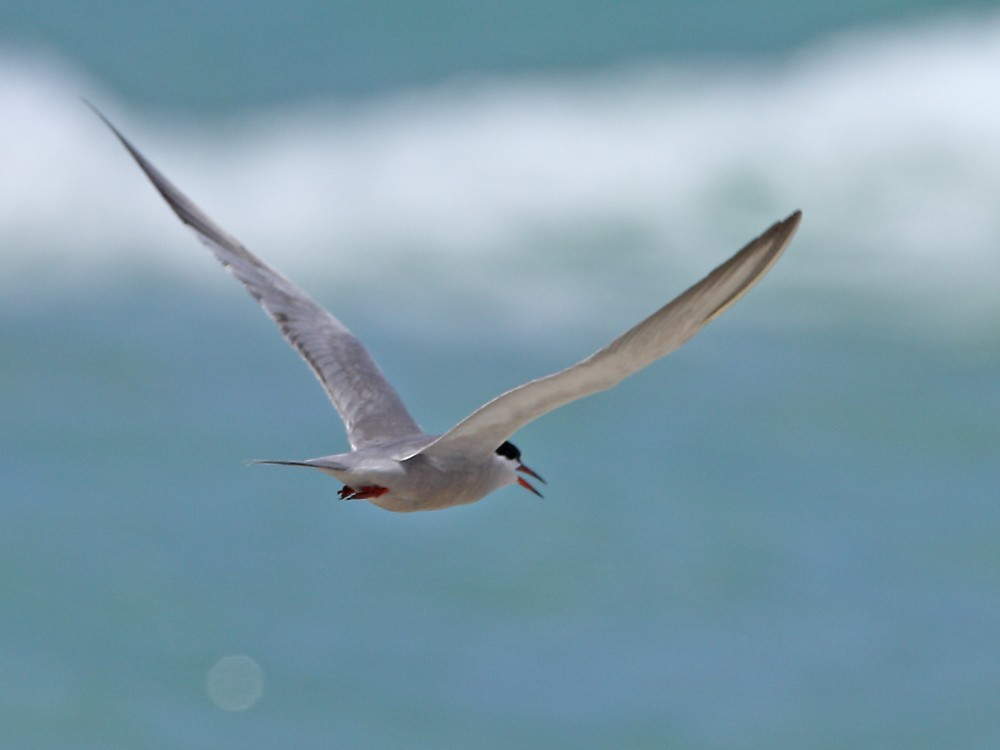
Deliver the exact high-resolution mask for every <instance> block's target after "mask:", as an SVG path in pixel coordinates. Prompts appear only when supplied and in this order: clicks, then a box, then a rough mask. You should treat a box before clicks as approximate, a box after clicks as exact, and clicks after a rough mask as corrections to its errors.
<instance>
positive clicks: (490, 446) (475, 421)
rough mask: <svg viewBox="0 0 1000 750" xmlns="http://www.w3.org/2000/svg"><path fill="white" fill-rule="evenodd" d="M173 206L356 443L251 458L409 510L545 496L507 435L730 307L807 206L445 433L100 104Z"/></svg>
mask: <svg viewBox="0 0 1000 750" xmlns="http://www.w3.org/2000/svg"><path fill="white" fill-rule="evenodd" d="M86 103H87V104H88V105H89V106H90V107H91V109H93V110H94V112H95V114H96V115H97V116H98V117H99V118H100V119H101V120H102V121H103V122H104V124H105V125H107V127H108V128H110V130H111V132H112V133H113V134H114V136H115V137H116V138H117V140H118V141H119V142H120V143H121V145H122V146H124V147H125V149H126V150H127V151H128V153H129V154H130V155H131V157H132V159H134V161H135V162H136V164H138V166H139V168H140V169H141V170H142V171H143V172H144V173H145V175H146V177H147V178H148V179H149V181H150V182H151V183H152V184H153V187H154V188H156V190H157V191H158V192H159V194H160V196H162V198H163V199H164V200H165V201H166V203H167V205H168V206H169V207H170V208H171V209H172V210H173V212H174V213H175V214H176V215H177V217H178V218H179V219H180V220H181V222H183V223H184V224H186V225H187V226H188V227H190V228H191V229H192V230H194V232H195V234H196V235H197V237H198V239H199V240H201V242H202V243H204V244H205V245H206V246H207V247H208V248H209V250H211V251H212V253H213V254H214V255H215V258H216V259H217V260H218V261H219V262H220V263H221V264H222V265H223V266H224V267H225V268H226V269H227V270H228V271H229V272H230V273H231V274H232V275H233V276H234V277H236V279H237V280H239V281H240V283H242V284H243V286H244V287H245V288H246V290H247V291H248V292H249V293H250V294H251V295H252V296H253V297H254V298H255V299H256V300H257V302H258V303H259V304H260V305H261V307H263V309H264V310H265V311H266V312H267V314H268V315H269V316H270V317H271V318H272V319H273V320H274V322H275V323H276V324H277V326H278V328H279V329H280V331H281V333H282V334H283V335H284V337H285V339H286V340H287V341H288V343H289V344H290V345H291V346H292V347H293V348H294V349H296V350H297V351H298V353H299V354H300V355H301V357H302V358H303V359H304V360H305V362H306V364H308V366H309V367H310V368H311V369H312V371H313V373H314V374H315V376H316V377H317V378H318V379H319V382H320V384H321V385H322V386H323V388H324V390H325V391H326V394H327V396H328V397H329V399H330V401H331V402H332V403H333V406H334V408H335V409H336V411H337V412H338V414H339V415H340V418H341V420H342V422H343V424H344V428H345V430H346V433H347V439H348V442H349V443H350V448H351V449H350V451H348V452H346V453H338V454H334V455H329V456H321V457H319V458H310V459H306V460H301V461H296V460H260V461H257V462H255V463H265V464H279V465H284V466H303V467H309V468H314V469H319V470H320V471H322V472H325V473H326V474H329V475H331V476H333V477H334V478H336V479H337V480H339V481H340V482H341V483H342V484H343V487H342V488H341V489H340V491H339V492H338V493H337V494H338V496H339V497H340V498H341V499H345V500H367V501H368V502H370V503H372V504H374V505H376V506H378V507H380V508H383V509H385V510H389V511H395V512H411V511H428V510H439V509H442V508H449V507H453V506H457V505H464V504H468V503H473V502H475V501H477V500H480V499H482V498H483V497H485V496H486V495H489V494H490V493H492V492H493V491H495V490H498V489H500V488H502V487H505V486H507V485H511V484H518V485H520V486H521V487H523V488H524V489H526V490H528V491H530V492H532V493H534V494H535V495H538V496H539V497H541V492H539V490H538V489H537V488H536V487H535V485H533V484H532V483H531V482H530V481H529V480H528V479H527V478H526V477H530V478H531V479H533V480H537V481H538V482H541V483H543V484H544V483H545V480H544V479H542V477H541V476H540V475H539V474H538V473H537V472H535V471H534V470H533V469H531V468H529V467H528V466H527V465H526V464H525V463H524V462H523V461H522V459H521V451H520V449H518V448H517V446H515V445H514V444H513V443H512V442H510V438H511V437H512V436H513V435H514V433H515V432H517V431H518V430H519V429H520V428H522V427H524V426H525V425H526V424H528V423H529V422H532V421H534V420H535V419H538V418H539V417H541V416H543V415H544V414H547V413H548V412H550V411H552V410H554V409H557V408H559V407H561V406H564V405H566V404H568V403H570V402H572V401H576V400H578V399H581V398H584V397H585V396H589V395H591V394H594V393H597V392H599V391H604V390H607V389H610V388H611V387H613V386H615V385H617V384H618V383H619V382H620V381H622V380H623V379H624V378H626V377H628V376H629V375H632V374H634V373H635V372H638V371H639V370H641V369H643V368H645V367H646V366H647V365H650V364H651V363H653V362H654V361H656V360H658V359H660V358H661V357H664V356H665V355H667V354H669V353H670V352H672V351H674V350H675V349H677V348H678V347H679V346H681V345H682V344H684V343H685V342H686V341H688V340H689V339H690V338H691V337H692V336H694V335H695V334H696V333H697V332H698V331H700V330H701V329H702V328H703V327H704V326H705V325H706V324H708V323H709V322H710V321H712V320H714V319H715V318H716V317H718V316H719V315H720V314H721V313H722V312H724V311H725V310H727V309H728V308H729V307H730V306H732V305H733V303H735V302H736V301H737V300H738V299H740V298H741V297H742V296H743V295H744V294H745V293H746V292H747V290H748V289H750V287H752V286H753V285H754V284H755V283H756V282H757V281H759V280H760V279H761V278H762V277H763V276H764V274H766V273H767V272H768V271H769V270H770V269H771V267H772V266H773V265H774V263H775V262H776V261H777V259H778V257H779V256H780V255H781V254H782V252H783V251H784V250H785V248H786V247H787V246H788V244H789V243H790V242H791V239H792V237H793V235H794V234H795V231H796V229H797V228H798V226H799V222H800V220H801V218H802V212H801V211H798V210H796V211H795V212H793V213H792V214H790V215H789V216H788V217H787V218H785V219H783V220H781V221H778V222H775V223H774V224H773V225H772V226H771V227H770V228H768V229H767V230H766V231H764V232H763V233H762V234H761V235H760V236H758V237H757V238H755V239H753V240H751V241H750V242H749V243H748V244H747V245H746V246H745V247H743V248H742V249H741V250H740V251H739V252H737V253H736V254H735V255H733V256H732V257H731V258H729V260H727V261H725V262H724V263H722V264H721V265H719V266H718V267H717V268H715V269H714V270H713V271H712V272H711V273H709V274H708V275H707V276H705V277H704V278H703V279H701V281H699V282H697V283H696V284H694V285H693V286H691V287H690V288H689V289H687V291H685V292H683V293H682V294H681V295H679V296H678V297H676V298H675V299H673V300H672V301H670V302H668V303H667V304H666V305H664V306H663V307H661V308H659V309H658V310H657V311H656V312H654V313H653V314H652V315H650V316H649V317H647V318H645V319H644V320H642V321H640V322H639V323H637V324H636V325H634V326H633V327H632V328H630V329H629V330H627V331H625V333H623V334H622V335H620V336H619V337H618V338H616V339H615V340H614V341H612V342H611V343H609V344H608V345H606V346H605V347H603V348H601V349H599V350H598V351H596V352H594V353H593V354H591V355H590V356H588V357H586V358H585V359H583V360H581V361H579V362H577V363H576V364H573V365H570V366H569V367H567V368H565V369H563V370H560V371H558V372H554V373H552V374H550V375H546V376H544V377H540V378H537V379H535V380H531V381H529V382H527V383H524V384H523V385H520V386H517V387H516V388H513V389H511V390H508V391H506V392H505V393H502V394H501V395H499V396H497V397H496V398H494V399H492V400H490V401H488V402H487V403H485V404H484V405H483V406H481V407H479V408H478V409H476V410H475V411H473V412H472V413H471V414H469V415H468V416H467V417H465V418H464V419H462V420H461V421H460V422H459V423H458V424H456V425H455V426H454V427H452V428H451V429H450V430H448V431H447V432H444V433H442V434H439V435H435V434H428V433H426V432H424V431H423V430H422V429H421V428H420V427H419V426H418V424H417V422H416V421H415V420H414V419H413V417H412V416H411V415H410V413H409V411H407V409H406V406H405V405H404V404H403V401H402V399H401V398H400V397H399V395H398V394H397V392H396V391H395V389H394V388H393V387H392V385H390V383H389V381H388V380H387V379H386V378H385V376H384V375H383V374H382V371H381V370H380V369H379V367H378V365H377V364H376V363H375V360H374V359H373V358H372V356H371V354H370V353H369V352H368V350H367V349H366V348H365V347H364V345H363V344H362V343H361V341H359V340H358V339H357V338H356V337H355V336H354V334H352V333H351V332H350V331H349V330H348V329H347V327H345V326H344V324H343V323H341V322H340V321H339V320H338V319H337V318H336V317H334V316H333V315H332V314H331V313H329V312H328V311H327V310H325V309H324V308H323V307H322V306H320V305H319V304H318V303H317V302H315V301H314V300H313V299H312V298H311V297H310V296H309V295H307V294H306V293H305V292H304V291H302V290H301V289H300V288H299V287H298V286H296V285H295V284H293V283H292V282H291V281H289V280H288V279H287V278H286V277H285V276H283V275H282V274H281V273H279V272H278V271H276V270H275V269H273V268H272V267H271V266H269V265H268V264H267V263H265V262H264V261H263V260H261V259H260V258H259V257H257V256H256V255H255V254H253V253H252V252H250V251H249V250H248V249H247V248H246V247H244V246H243V244H242V243H241V242H240V241H239V240H237V239H236V238H235V237H233V236H232V235H230V234H229V233H228V232H226V231H225V230H224V229H222V228H221V227H219V226H218V225H217V224H216V223H215V222H214V221H212V219H210V218H209V217H208V216H207V215H206V214H205V213H204V212H203V211H202V210H201V209H200V208H198V206H196V205H195V204H194V203H193V202H192V201H191V200H190V199H189V198H188V197H187V196H186V195H184V193H182V192H181V191H180V190H179V189H178V188H177V187H175V186H174V184H173V183H172V182H170V181H169V180H168V179H167V178H166V177H165V176H164V175H163V174H162V173H161V172H160V171H159V170H158V169H157V168H156V167H155V166H153V164H152V163H151V162H150V161H149V160H148V159H147V158H146V157H145V156H144V155H143V154H142V153H141V152H140V151H139V150H138V149H137V148H136V147H135V146H133V145H132V143H131V142H130V141H129V140H128V139H127V138H126V137H125V136H124V135H123V134H122V133H121V132H120V131H119V130H118V129H117V128H116V127H115V126H114V125H113V124H112V123H111V121H110V120H109V119H108V118H107V117H106V116H105V115H104V114H103V113H102V112H101V111H100V110H98V109H97V108H96V107H95V106H94V105H92V104H90V102H86Z"/></svg>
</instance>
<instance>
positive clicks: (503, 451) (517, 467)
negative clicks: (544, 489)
mask: <svg viewBox="0 0 1000 750" xmlns="http://www.w3.org/2000/svg"><path fill="white" fill-rule="evenodd" d="M496 454H497V455H498V456H500V457H502V458H505V459H507V460H508V461H510V462H511V463H512V464H514V471H519V472H521V473H522V474H527V475H528V476H529V477H534V478H535V479H537V480H538V481H539V482H541V483H542V484H545V480H544V479H542V478H541V477H540V476H539V475H538V474H536V473H535V472H534V471H532V470H531V469H529V468H528V467H527V466H525V465H524V464H523V463H521V451H520V450H519V449H518V447H517V446H516V445H514V444H513V443H511V442H510V441H507V440H505V441H504V442H503V443H502V444H501V445H500V447H499V448H497V449H496ZM517 483H518V484H519V485H521V486H522V487H524V489H526V490H528V491H529V492H534V493H535V494H536V495H538V496H539V497H542V493H541V492H539V491H538V490H536V489H535V488H534V487H532V486H531V484H530V483H529V482H528V480H527V479H525V478H524V477H518V478H517Z"/></svg>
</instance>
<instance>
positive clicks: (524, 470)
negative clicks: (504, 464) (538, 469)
mask: <svg viewBox="0 0 1000 750" xmlns="http://www.w3.org/2000/svg"><path fill="white" fill-rule="evenodd" d="M515 471H520V472H522V473H524V474H527V475H528V476H529V477H534V478H535V479H537V480H538V481H539V482H541V483H542V484H545V483H546V482H545V480H544V479H542V478H541V476H539V475H538V474H536V473H535V472H534V471H532V470H531V469H529V468H528V467H527V466H525V465H524V464H518V465H517V469H515ZM517 483H518V484H519V485H521V486H522V487H524V489H526V490H528V491H529V492H534V493H535V494H536V495H538V496H539V497H544V496H543V495H542V493H541V492H539V491H538V490H536V489H535V488H534V487H532V486H531V484H530V482H528V480H527V479H525V478H524V477H518V478H517Z"/></svg>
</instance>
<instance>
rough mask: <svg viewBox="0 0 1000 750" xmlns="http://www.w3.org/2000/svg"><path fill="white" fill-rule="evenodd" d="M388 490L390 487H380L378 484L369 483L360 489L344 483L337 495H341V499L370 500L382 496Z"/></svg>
mask: <svg viewBox="0 0 1000 750" xmlns="http://www.w3.org/2000/svg"><path fill="white" fill-rule="evenodd" d="M388 491H389V488H388V487H379V486H378V485H377V484H370V485H367V486H365V487H362V488H361V489H360V490H356V489H354V488H353V487H348V486H347V485H344V486H343V487H341V488H340V492H338V493H337V495H339V496H340V499H341V500H370V499H371V498H373V497H382V495H384V494H385V493H386V492H388Z"/></svg>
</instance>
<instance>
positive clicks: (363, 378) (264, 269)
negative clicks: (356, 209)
mask: <svg viewBox="0 0 1000 750" xmlns="http://www.w3.org/2000/svg"><path fill="white" fill-rule="evenodd" d="M91 109H93V110H94V112H95V113H96V114H97V115H98V116H99V117H100V118H101V119H102V120H103V121H104V123H105V124H106V125H107V126H108V127H109V128H110V129H111V131H112V132H113V133H114V134H115V136H117V138H118V140H119V141H120V142H121V143H122V145H123V146H124V147H125V148H126V149H127V150H128V152H129V154H131V155H132V158H133V159H135V161H136V163H137V164H138V165H139V167H140V168H141V169H142V171H143V172H145V174H146V176H147V177H148V178H149V180H150V181H151V182H152V183H153V186H154V187H155V188H156V189H157V191H158V192H159V193H160V195H161V196H163V199H164V200H165V201H166V202H167V204H168V205H169V206H170V208H171V209H173V211H174V213H175V214H177V216H178V218H180V220H181V221H182V222H184V223H185V224H187V225H188V226H189V227H191V228H192V229H193V230H194V231H195V233H196V234H197V236H198V238H199V239H200V240H201V241H202V242H203V243H204V244H205V245H207V246H208V248H209V249H210V250H211V251H212V253H213V254H214V255H215V257H216V259H218V261H219V262H220V263H222V265H223V266H225V267H226V269H227V270H228V271H229V272H230V273H232V275H233V276H235V277H236V278H237V279H238V280H239V281H240V282H241V283H242V284H243V286H244V287H246V289H247V291H248V292H250V294H251V295H253V297H254V298H255V299H256V300H257V301H258V302H259V303H260V305H261V307H263V308H264V310H265V311H266V312H267V313H268V315H270V316H271V318H272V319H273V320H274V322H275V323H277V325H278V327H279V328H280V329H281V333H282V334H283V335H284V337H285V339H286V340H287V341H288V343H289V344H291V345H292V347H294V348H295V349H296V350H298V352H299V354H300V355H301V356H302V358H303V359H304V360H305V361H306V363H307V364H308V365H309V367H310V368H311V369H312V371H313V373H314V374H315V375H316V377H317V378H318V379H319V381H320V383H321V384H322V386H323V388H324V389H325V390H326V393H327V395H328V396H329V397H330V400H331V401H332V402H333V405H334V407H335V408H336V409H337V412H338V413H339V414H340V418H341V420H342V421H343V422H344V426H345V428H346V430H347V436H348V439H349V441H350V443H351V446H352V447H353V448H359V447H361V446H363V445H365V444H366V443H369V442H371V441H374V440H379V439H385V438H398V437H403V436H407V435H413V434H419V433H420V428H419V427H418V426H417V423H416V422H415V421H414V420H413V418H412V417H411V416H410V414H409V412H408V411H407V410H406V407H405V406H404V404H403V402H402V400H401V399H400V398H399V395H398V394H397V393H396V391H395V390H394V389H393V387H392V386H391V385H390V384H389V382H388V381H387V380H386V379H385V376H384V375H383V374H382V372H381V370H379V368H378V365H377V364H376V363H375V361H374V360H373V359H372V357H371V355H370V354H369V353H368V351H367V350H366V349H365V347H364V346H363V345H362V343H361V342H360V341H359V340H358V339H357V338H356V337H355V336H354V335H353V334H352V333H351V332H350V331H349V330H348V329H347V328H346V327H345V326H344V325H343V324H342V323H341V322H340V321H339V320H337V319H336V318H335V317H334V316H333V315H331V314H330V313H329V312H327V311H326V310H324V309H323V308H322V307H321V306H320V305H319V304H317V303H316V302H314V301H313V300H312V298H310V297H309V295H307V294H306V293H305V292H303V291H302V290H301V289H299V288H298V287H297V286H295V284H293V283H292V282H291V281H289V280H288V279H287V278H285V277H284V276H282V275H281V274H280V273H278V272H277V271H276V270H274V269H273V268H271V267H270V266H268V265H267V264H266V263H264V261H262V260H261V259H260V258H258V257H257V256H256V255H254V254H253V253H251V252H250V251H249V250H247V249H246V248H245V247H244V246H243V245H242V244H241V243H240V242H239V241H238V240H237V239H236V238H235V237H233V236H231V235H230V234H228V233H227V232H226V231H224V230H223V229H222V228H220V227H219V226H218V225H216V224H215V223H214V222H213V221H212V220H211V219H209V218H208V216H206V215H205V213H204V212H202V211H201V209H199V208H198V207H197V206H196V205H195V204H194V203H192V202H191V200H189V199H188V198H187V196H185V195H184V194H183V193H181V191H180V190H178V189H177V188H176V187H175V186H174V185H173V183H171V182H170V181H169V180H168V179H167V178H166V177H164V176H163V175H162V174H161V173H160V171H159V170H158V169H156V167H154V166H153V165H152V164H151V163H150V162H149V161H148V160H147V159H146V158H145V157H144V156H143V155H142V154H141V153H140V152H139V150H138V149H136V148H135V146H133V145H132V144H131V143H130V142H129V141H128V139H126V138H125V136H123V135H122V134H121V133H120V132H119V131H118V129H117V128H115V126H114V125H112V124H111V123H110V122H109V121H108V119H107V118H106V117H105V116H104V115H103V114H101V112H100V111H98V110H97V109H96V108H94V107H93V106H92V105H91Z"/></svg>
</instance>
